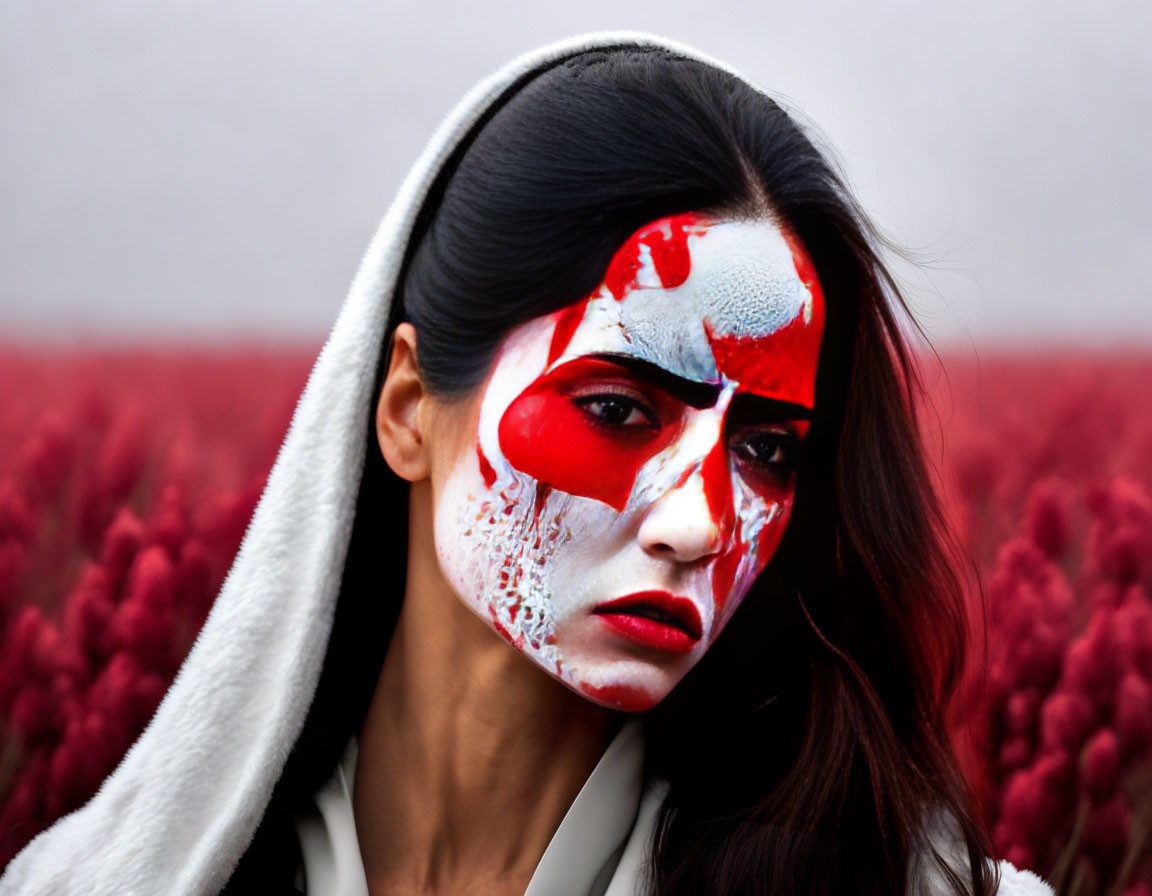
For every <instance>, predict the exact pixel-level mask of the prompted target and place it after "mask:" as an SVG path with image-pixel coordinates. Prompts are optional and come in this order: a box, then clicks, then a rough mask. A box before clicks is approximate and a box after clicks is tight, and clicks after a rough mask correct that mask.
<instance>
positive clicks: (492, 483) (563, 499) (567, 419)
mask: <svg viewBox="0 0 1152 896" xmlns="http://www.w3.org/2000/svg"><path fill="white" fill-rule="evenodd" d="M661 291H666V294H662V293H661ZM823 321H824V307H823V297H822V295H821V292H820V285H819V283H818V281H817V279H816V276H815V271H814V269H813V266H812V264H811V261H810V260H809V259H808V256H807V254H806V253H805V252H804V249H803V246H801V245H800V243H799V241H798V240H797V239H796V238H795V237H793V236H792V235H790V234H788V233H787V232H785V231H783V230H782V229H781V228H779V227H777V226H776V225H774V224H772V223H770V222H766V221H756V222H748V221H740V222H716V221H713V220H711V219H709V218H707V217H705V216H702V215H697V214H684V215H675V216H671V217H669V218H665V219H662V220H660V221H655V222H652V223H651V224H649V225H647V226H645V227H643V228H641V229H640V230H638V231H637V232H636V233H635V234H633V235H632V236H631V237H630V238H629V239H628V240H627V241H626V242H625V243H624V245H622V246H621V247H620V249H619V251H617V252H616V253H615V255H614V256H613V259H612V261H611V263H610V265H609V267H608V269H607V271H606V273H605V277H604V281H603V283H602V285H601V287H600V288H598V289H597V290H596V291H595V292H594V293H592V294H591V295H590V296H588V297H586V298H585V299H582V300H580V301H578V302H574V303H572V304H571V305H570V306H568V307H566V308H564V309H561V310H560V311H557V312H555V313H554V314H553V315H551V316H550V318H549V319H548V320H536V321H531V322H529V323H527V324H525V325H524V328H523V329H522V330H520V331H518V332H516V333H515V334H512V335H510V337H509V339H508V341H507V342H506V344H505V347H504V348H503V349H502V351H501V355H500V357H499V358H498V360H497V366H496V368H495V369H494V371H493V374H492V376H491V378H490V381H489V385H488V387H487V389H486V393H485V399H484V403H483V404H482V407H481V416H480V424H479V428H478V432H477V441H476V457H477V461H476V463H477V464H478V467H479V470H478V472H477V467H476V466H472V465H471V462H469V464H468V465H467V467H468V469H466V470H463V471H461V475H460V477H459V478H458V479H457V478H455V477H453V479H452V480H451V482H450V487H446V489H445V490H444V491H442V493H441V497H440V501H441V502H442V507H441V504H438V507H437V516H436V519H437V523H436V525H437V544H438V546H441V545H443V546H444V547H443V548H442V549H441V550H439V551H438V555H439V557H440V558H441V562H442V563H443V564H445V569H446V574H447V575H448V576H449V578H450V580H451V582H452V584H453V587H455V588H456V589H457V590H458V591H460V593H461V594H462V595H463V596H465V599H466V601H468V602H470V603H472V604H473V605H474V606H475V607H476V609H477V612H478V613H480V615H481V616H482V617H483V618H485V619H487V620H488V621H489V623H490V624H491V626H492V628H493V629H494V630H495V631H497V632H498V633H499V634H500V635H501V636H502V637H503V638H505V639H506V640H507V641H508V642H509V643H510V644H512V646H513V647H515V648H516V649H518V650H521V651H522V652H523V653H525V655H526V656H528V657H529V658H531V659H533V660H534V661H535V662H537V663H538V664H539V665H540V666H541V667H542V668H543V669H545V670H546V671H548V672H550V673H551V674H553V675H555V676H556V677H558V678H559V679H561V680H562V681H564V682H566V683H567V684H568V685H569V686H571V687H573V688H574V689H576V690H578V691H579V692H580V693H582V694H585V695H586V696H588V697H589V698H590V699H593V700H595V701H597V702H599V703H601V704H603V705H606V706H612V707H615V708H620V709H627V710H633V711H639V710H644V709H647V708H650V707H651V706H652V705H654V704H655V703H656V702H658V701H659V700H660V699H661V698H662V697H663V696H664V695H665V694H666V693H667V692H668V691H669V690H670V689H671V687H672V686H674V684H675V682H676V681H677V680H679V678H680V677H681V676H682V675H683V674H684V672H686V671H687V669H688V668H689V667H690V666H691V665H692V664H693V663H694V662H695V661H696V660H697V659H699V656H700V654H702V653H703V651H704V650H705V649H707V647H708V646H709V645H710V644H711V642H712V641H714V640H715V638H716V636H717V634H718V633H719V630H720V629H721V628H722V627H723V625H724V623H725V622H726V620H727V619H728V618H729V617H730V616H731V614H732V612H733V610H734V609H735V604H736V603H738V601H739V599H740V598H741V596H742V595H743V593H744V592H745V591H746V590H747V588H748V587H749V585H750V584H751V582H752V581H753V580H754V579H755V577H756V576H757V575H758V574H759V573H760V571H761V570H762V569H763V567H764V565H765V564H766V563H767V562H768V561H769V560H770V558H771V556H772V554H773V553H774V552H775V550H776V549H777V546H778V545H779V543H780V539H781V537H782V535H783V533H784V528H785V526H786V524H787V520H788V516H789V513H790V509H791V500H792V484H791V482H789V481H786V480H785V479H784V478H783V476H782V474H781V473H780V472H778V471H779V470H782V469H784V468H783V467H782V466H780V465H777V464H773V463H771V462H770V461H767V460H764V461H761V460H759V459H758V458H759V457H760V456H761V455H760V454H759V451H760V448H761V446H759V445H757V446H755V450H754V451H752V452H749V451H748V450H747V449H746V445H750V443H746V442H745V437H746V436H745V433H746V431H753V430H758V429H760V428H762V427H768V428H771V427H775V426H784V425H785V423H784V422H783V421H779V420H778V418H777V417H776V416H774V415H772V414H768V415H767V416H766V417H765V422H763V423H761V422H760V421H758V420H757V419H756V418H755V417H754V416H750V415H751V414H752V413H754V411H755V409H756V408H757V407H758V406H759V405H758V404H757V403H755V402H752V401H749V402H747V403H745V402H743V401H740V405H739V406H740V407H742V408H743V409H744V410H741V411H738V412H736V413H735V414H734V415H733V416H732V419H731V420H730V419H729V412H728V409H729V407H731V405H730V402H731V401H733V400H739V399H740V396H741V395H749V394H755V395H759V396H762V397H766V398H770V399H776V400H780V401H786V402H789V403H795V404H799V405H803V406H805V407H811V406H812V401H813V393H814V389H815V378H816V363H817V356H818V353H819V347H820V337H821V332H822V328H823ZM774 322H783V323H782V325H779V326H777V324H776V323H774ZM549 324H550V326H549ZM773 326H776V329H775V330H774V331H771V332H767V331H770V330H771V328H772V327H773ZM620 355H623V356H625V360H623V361H621V362H619V363H614V362H613V361H611V360H607V359H606V356H620ZM654 367H655V368H660V369H659V370H653V368H654ZM712 389H715V390H716V392H715V393H713V392H712V391H711V390H712ZM712 394H715V395H716V398H715V399H712V398H710V397H709V396H710V395H712ZM617 399H622V400H623V402H624V404H625V405H626V406H627V408H630V411H627V410H626V409H622V408H620V407H615V408H613V407H611V406H610V404H609V402H610V401H612V400H617ZM625 417H626V420H627V422H625V420H624V418H625ZM786 425H787V426H788V427H789V428H793V429H796V430H797V434H798V435H799V436H802V435H803V433H804V430H805V428H806V424H805V423H804V422H803V421H791V422H789V423H787V424H786ZM754 437H755V434H754V433H753V432H749V433H748V435H747V438H749V439H751V438H754ZM697 477H699V478H698V479H697ZM481 482H483V489H481V488H480V483H481ZM673 497H675V499H676V500H675V501H672V500H668V501H665V499H666V498H669V499H671V498H673ZM442 508H443V509H442ZM705 514H706V515H707V521H708V522H709V523H710V524H711V526H713V527H714V528H715V531H716V534H717V540H716V542H715V544H714V545H712V548H714V550H713V549H711V548H710V552H704V553H700V552H699V551H697V552H696V554H695V555H694V556H693V557H692V559H691V560H689V559H688V555H687V554H684V553H677V552H676V551H673V552H671V553H670V552H669V551H667V550H666V548H667V547H668V546H673V547H677V544H678V543H677V542H676V539H677V538H681V537H683V538H691V539H695V541H684V542H683V543H682V544H683V546H684V547H685V550H692V551H695V550H696V548H697V547H699V546H700V545H701V542H700V541H699V539H700V537H701V530H700V525H701V524H702V523H703V522H704V520H703V516H704V515H705ZM462 520H463V521H467V522H465V523H464V524H463V525H461V524H460V521H462ZM473 520H474V521H473ZM457 526H459V527H460V528H461V529H462V530H466V531H462V532H461V533H459V535H458V534H457V532H456V528H457ZM687 526H691V527H692V528H691V530H689V529H687V528H685V527H687ZM645 530H646V531H645ZM640 533H643V534H642V535H641V534H640ZM671 589H675V593H676V594H677V595H679V596H680V597H683V598H684V599H686V600H690V601H691V602H692V604H693V605H694V606H695V607H696V608H697V609H698V610H699V613H700V619H701V636H700V639H699V642H698V643H697V644H696V645H695V646H693V647H692V649H691V650H685V651H672V650H662V651H648V652H647V653H646V652H645V649H644V648H645V645H644V643H643V639H639V640H638V639H635V638H633V639H631V640H632V642H635V643H625V646H624V647H622V646H621V644H622V643H624V642H625V641H627V639H621V638H620V637H619V636H618V635H616V636H611V635H609V636H605V634H604V631H605V626H604V621H603V619H601V618H598V616H597V614H596V612H595V609H596V608H597V607H599V606H602V605H603V604H604V602H605V601H609V600H612V599H617V598H621V597H624V596H627V595H630V594H637V593H643V592H651V591H655V590H671ZM646 612H647V610H646ZM640 617H641V618H646V617H644V615H643V613H641V614H640ZM637 644H639V645H640V646H637ZM649 654H659V655H649Z"/></svg>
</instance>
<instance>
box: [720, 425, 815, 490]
mask: <svg viewBox="0 0 1152 896" xmlns="http://www.w3.org/2000/svg"><path fill="white" fill-rule="evenodd" d="M733 449H734V450H735V452H736V454H737V456H738V457H740V459H741V460H743V461H744V462H746V463H750V464H752V465H754V466H756V467H760V468H763V469H764V470H767V471H768V472H770V473H772V474H773V475H775V476H777V477H780V478H782V479H786V478H788V477H789V476H791V475H792V472H793V471H794V470H795V468H796V462H797V454H798V452H799V439H798V438H797V437H796V436H795V435H794V434H793V433H790V432H782V431H780V430H764V431H762V432H755V433H751V434H748V435H744V436H742V437H741V438H740V439H739V440H738V441H736V442H735V443H734V444H733Z"/></svg>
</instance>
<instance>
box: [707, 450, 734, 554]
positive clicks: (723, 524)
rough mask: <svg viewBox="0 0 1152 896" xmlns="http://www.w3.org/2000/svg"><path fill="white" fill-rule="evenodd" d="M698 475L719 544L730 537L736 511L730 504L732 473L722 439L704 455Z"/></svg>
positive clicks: (724, 542)
mask: <svg viewBox="0 0 1152 896" xmlns="http://www.w3.org/2000/svg"><path fill="white" fill-rule="evenodd" d="M700 477H701V479H703V480H704V497H705V499H706V500H707V501H708V512H709V513H710V514H711V515H712V523H713V525H715V526H716V530H717V531H718V532H719V533H720V538H721V544H726V543H727V542H728V541H729V539H730V538H731V537H732V532H733V529H734V528H735V523H736V511H735V509H734V508H733V506H732V473H731V471H730V470H729V467H728V445H727V444H726V443H725V441H724V440H723V439H717V440H716V444H715V445H713V446H712V448H711V450H710V451H709V452H708V454H707V455H706V456H705V457H704V462H703V463H702V464H701V465H700Z"/></svg>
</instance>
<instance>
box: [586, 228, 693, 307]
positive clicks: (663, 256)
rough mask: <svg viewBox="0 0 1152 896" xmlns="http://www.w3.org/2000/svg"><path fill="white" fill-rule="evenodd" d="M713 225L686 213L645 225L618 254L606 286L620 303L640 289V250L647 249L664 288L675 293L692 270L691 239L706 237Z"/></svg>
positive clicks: (605, 276)
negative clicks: (704, 234) (702, 234)
mask: <svg viewBox="0 0 1152 896" xmlns="http://www.w3.org/2000/svg"><path fill="white" fill-rule="evenodd" d="M710 223H711V219H709V218H707V217H705V216H704V215H700V214H698V213H696V212H684V213H683V214H679V215H672V216H670V217H667V218H659V219H658V220H656V221H653V222H652V223H651V224H645V225H644V226H643V227H641V228H640V229H639V230H637V231H636V232H635V233H634V234H632V236H630V237H628V239H626V240H625V241H624V245H622V246H621V247H620V248H619V249H618V250H616V254H615V255H613V256H612V261H611V262H610V263H609V264H608V272H607V273H606V274H605V275H604V285H605V286H606V287H607V288H608V291H609V292H610V293H612V295H613V297H615V298H616V299H617V300H620V299H623V298H624V296H626V295H627V294H628V293H629V292H631V291H632V290H633V289H639V288H640V284H639V283H637V282H636V279H637V275H638V274H639V273H640V260H641V246H646V247H647V248H648V251H649V253H650V254H651V257H652V266H653V267H654V268H655V270H656V276H657V277H658V278H659V280H660V285H661V287H662V288H664V289H675V288H676V287H677V286H680V285H681V284H682V283H683V282H684V281H685V280H687V279H688V274H689V273H690V272H691V270H692V258H691V255H690V253H689V251H688V237H689V236H690V235H693V234H697V235H698V234H701V233H703V232H704V231H705V230H706V229H707V228H708V226H709V224H710Z"/></svg>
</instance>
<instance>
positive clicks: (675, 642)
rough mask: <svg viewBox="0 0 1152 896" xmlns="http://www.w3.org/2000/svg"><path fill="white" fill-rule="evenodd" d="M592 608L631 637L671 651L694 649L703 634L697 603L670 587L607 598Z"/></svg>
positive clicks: (606, 623)
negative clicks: (669, 589)
mask: <svg viewBox="0 0 1152 896" xmlns="http://www.w3.org/2000/svg"><path fill="white" fill-rule="evenodd" d="M592 612H593V613H594V614H595V615H597V616H599V617H600V619H602V620H603V621H604V624H605V625H608V626H610V627H611V628H612V629H613V630H614V631H616V632H617V633H619V634H621V635H623V636H624V637H625V638H628V639H629V640H630V641H634V642H636V643H637V644H642V645H644V646H645V647H652V648H654V649H656V650H666V651H669V652H671V653H684V652H686V651H689V650H691V649H692V648H693V647H695V646H696V645H697V644H698V643H699V641H700V638H701V636H702V634H703V625H702V624H701V622H700V612H699V611H698V610H697V609H696V605H695V604H694V603H692V601H690V600H688V599H687V598H685V597H677V596H676V595H675V594H671V593H669V592H667V591H639V592H637V593H636V594H629V595H626V596H625V597H618V598H615V599H614V600H610V601H605V602H604V603H602V604H600V605H599V606H597V607H596V609H595V610H593V611H592Z"/></svg>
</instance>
